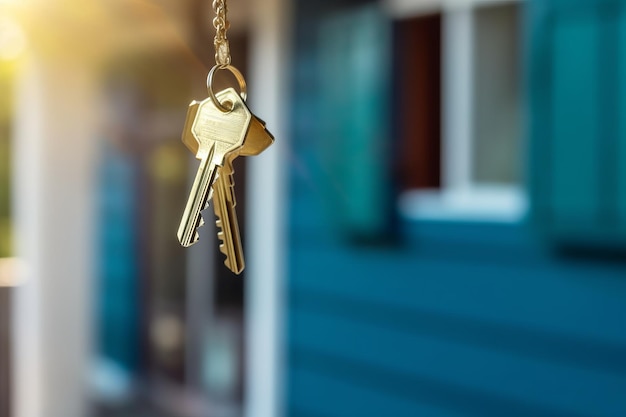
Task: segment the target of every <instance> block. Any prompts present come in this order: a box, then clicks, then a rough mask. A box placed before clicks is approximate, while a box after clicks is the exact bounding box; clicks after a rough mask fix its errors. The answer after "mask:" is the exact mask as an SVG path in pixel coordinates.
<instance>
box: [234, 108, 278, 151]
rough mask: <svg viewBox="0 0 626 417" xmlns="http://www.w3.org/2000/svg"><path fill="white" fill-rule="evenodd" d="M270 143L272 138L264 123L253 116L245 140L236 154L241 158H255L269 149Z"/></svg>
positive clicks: (272, 141) (272, 140)
mask: <svg viewBox="0 0 626 417" xmlns="http://www.w3.org/2000/svg"><path fill="white" fill-rule="evenodd" d="M272 143H274V136H272V134H271V133H270V132H269V131H268V130H267V128H266V127H265V122H264V121H263V120H261V119H259V118H258V117H256V116H254V115H253V116H252V121H251V122H250V127H249V128H248V134H247V135H246V140H245V141H244V143H243V146H242V147H241V149H239V152H238V153H239V155H241V156H256V155H258V154H260V153H261V152H263V151H264V150H266V149H267V148H269V147H270V145H271V144H272Z"/></svg>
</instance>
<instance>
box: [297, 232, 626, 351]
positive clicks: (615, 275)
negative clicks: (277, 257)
mask: <svg viewBox="0 0 626 417" xmlns="http://www.w3.org/2000/svg"><path fill="white" fill-rule="evenodd" d="M425 245H428V242H426V243H425ZM490 256H492V257H493V258H494V259H496V258H498V257H499V256H500V254H499V252H498V251H497V250H493V251H491V255H490ZM441 258H442V259H432V258H423V257H421V256H420V253H419V251H413V252H411V251H410V250H409V251H406V252H403V251H389V252H388V253H382V252H380V251H378V252H376V251H374V250H372V251H369V250H367V249H343V250H338V249H336V248H332V247H327V248H323V249H318V250H311V251H306V250H295V251H294V253H293V255H292V268H294V271H301V272H300V273H297V272H295V273H294V274H293V275H292V278H291V283H290V287H291V289H292V290H294V291H300V292H306V291H319V292H323V293H328V294H331V295H338V296H342V297H347V298H352V299H355V300H357V301H366V302H374V303H376V304H380V305H381V306H395V307H398V308H403V309H407V310H411V309H416V310H426V311H434V312H440V313H442V314H448V315H452V316H466V317H469V318H474V319H476V320H486V321H490V322H500V323H510V324H511V325H516V326H527V327H530V328H538V329H540V330H543V331H557V332H560V333H568V334H572V335H574V336H576V335H578V336H580V337H583V338H592V339H598V340H605V341H607V342H613V343H626V331H624V329H626V306H625V304H624V299H626V279H624V277H626V268H625V267H624V265H620V264H615V265H610V264H609V265H603V266H600V265H594V264H587V263H584V262H577V263H571V264H560V263H556V262H554V263H553V262H549V261H546V262H545V263H543V264H542V265H537V264H535V265H533V266H532V267H527V266H526V265H524V263H510V264H508V265H506V264H495V265H490V264H482V263H472V262H471V261H466V262H458V261H456V260H455V259H454V255H450V257H449V258H450V259H444V258H445V256H444V254H442V256H441ZM330 265H332V268H329V266H330ZM304 271H306V272H304Z"/></svg>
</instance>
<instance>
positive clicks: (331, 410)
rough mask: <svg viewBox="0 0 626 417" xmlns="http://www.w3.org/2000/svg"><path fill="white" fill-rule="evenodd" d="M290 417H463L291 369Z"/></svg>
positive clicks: (369, 388) (296, 368) (355, 384)
mask: <svg viewBox="0 0 626 417" xmlns="http://www.w3.org/2000/svg"><path fill="white" fill-rule="evenodd" d="M289 379H290V380H291V381H292V383H291V385H290V387H291V388H290V396H289V398H290V400H289V413H288V414H289V416H290V417H351V416H355V417H356V416H358V417H383V416H393V417H416V416H423V417H464V416H467V414H466V413H465V412H457V411H453V410H450V409H446V408H444V407H438V406H432V405H428V404H423V403H419V402H417V401H416V400H415V399H411V398H406V396H405V397H403V396H402V395H400V394H399V393H394V392H386V391H381V390H380V389H378V388H376V387H371V386H368V385H367V383H365V384H364V383H363V382H365V381H360V382H361V383H360V384H359V382H357V383H355V382H354V381H350V380H345V379H344V380H342V379H341V378H335V377H332V376H328V375H325V374H323V373H319V372H315V371H314V370H313V371H312V370H310V369H303V368H298V367H293V368H292V369H291V371H290V372H289Z"/></svg>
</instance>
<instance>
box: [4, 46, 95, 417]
mask: <svg viewBox="0 0 626 417" xmlns="http://www.w3.org/2000/svg"><path fill="white" fill-rule="evenodd" d="M24 67H25V69H24V72H23V73H22V76H21V80H20V83H19V85H18V88H17V97H16V99H17V107H16V113H15V114H16V118H15V135H14V138H13V144H14V154H13V162H14V166H13V170H14V171H13V201H14V207H13V208H14V211H13V213H14V214H13V215H14V221H15V239H16V255H17V257H19V259H20V260H21V261H22V262H23V263H24V265H25V268H23V269H20V273H21V274H22V276H21V277H20V278H21V280H23V281H22V285H21V286H20V287H18V288H16V289H15V293H14V294H15V298H14V307H13V308H14V310H13V314H12V319H13V332H14V333H13V347H12V350H13V364H14V368H13V381H14V392H13V396H14V397H13V398H14V401H13V408H14V409H13V413H12V415H14V416H15V417H42V416H46V417H83V416H85V415H86V414H87V407H86V395H85V394H86V393H85V387H86V383H85V382H86V381H85V376H86V375H85V374H86V369H87V366H88V355H89V352H90V336H91V334H90V328H91V327H92V312H93V303H92V285H93V265H92V252H93V249H94V240H93V232H92V230H93V225H94V219H93V213H94V210H93V204H92V192H93V185H94V180H93V173H94V166H95V161H94V159H95V158H94V154H95V152H94V150H95V149H94V148H95V139H96V137H95V129H94V115H95V114H96V113H97V110H96V105H95V97H96V94H95V91H96V89H95V83H94V80H93V79H92V77H91V74H92V71H89V70H88V69H86V68H81V67H80V66H78V64H76V65H72V64H69V63H53V62H46V61H44V60H36V59H34V58H31V59H30V60H28V62H27V64H26V65H25V66H24Z"/></svg>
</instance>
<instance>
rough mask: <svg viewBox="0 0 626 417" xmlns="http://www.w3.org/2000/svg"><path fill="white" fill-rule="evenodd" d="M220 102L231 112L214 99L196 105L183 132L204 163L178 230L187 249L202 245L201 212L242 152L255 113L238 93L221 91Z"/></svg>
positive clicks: (182, 243) (179, 236)
mask: <svg viewBox="0 0 626 417" xmlns="http://www.w3.org/2000/svg"><path fill="white" fill-rule="evenodd" d="M217 98H218V100H220V103H223V104H225V105H226V106H228V107H230V108H231V110H230V111H229V112H228V113H223V112H222V111H221V110H219V109H218V108H217V107H216V106H215V105H214V104H213V102H212V101H211V99H206V100H204V101H202V102H200V103H198V102H195V101H194V102H192V103H191V104H190V108H189V111H188V113H187V120H186V122H185V129H184V131H183V142H184V143H185V144H188V143H191V142H195V143H196V146H195V153H196V158H197V159H200V161H201V162H200V167H199V169H198V173H197V174H196V178H195V180H194V183H193V186H192V188H191V193H190V195H189V199H188V200H187V205H186V206H185V211H184V213H183V217H182V220H181V222H180V226H179V227H178V240H179V241H180V244H181V245H183V246H184V247H189V246H191V245H193V244H194V243H196V242H197V241H198V239H199V237H200V236H199V234H198V230H197V229H198V228H199V227H200V226H202V225H203V224H204V220H203V219H202V216H201V213H200V212H201V211H202V210H203V209H205V208H206V206H207V204H208V202H209V199H210V197H211V191H212V186H213V183H214V182H215V179H216V177H217V175H218V170H219V168H220V167H221V166H222V165H223V164H224V159H225V158H226V157H227V156H228V155H229V154H230V153H232V152H236V151H237V150H238V149H239V148H241V146H242V145H243V143H244V139H245V137H246V134H247V132H248V128H249V126H250V121H251V119H252V113H250V111H249V110H248V108H247V107H246V105H245V103H244V102H243V100H242V99H241V97H240V96H239V94H237V92H235V90H234V89H232V88H229V89H226V90H223V91H221V92H220V93H218V94H217Z"/></svg>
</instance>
